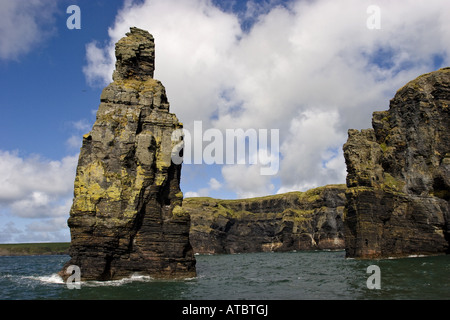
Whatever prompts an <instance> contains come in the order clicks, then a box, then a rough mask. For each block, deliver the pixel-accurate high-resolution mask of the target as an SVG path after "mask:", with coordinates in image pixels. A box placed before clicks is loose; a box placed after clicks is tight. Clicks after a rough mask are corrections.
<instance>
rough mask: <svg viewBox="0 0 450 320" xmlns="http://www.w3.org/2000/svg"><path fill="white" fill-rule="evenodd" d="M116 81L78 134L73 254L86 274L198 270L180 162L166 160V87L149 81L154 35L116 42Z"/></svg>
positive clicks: (162, 274)
mask: <svg viewBox="0 0 450 320" xmlns="http://www.w3.org/2000/svg"><path fill="white" fill-rule="evenodd" d="M116 56H117V64H116V70H115V72H114V82H112V83H111V84H110V85H108V86H107V87H106V88H105V89H104V90H103V92H102V94H101V103H100V106H99V109H98V112H97V119H96V122H95V124H94V126H93V128H92V130H91V132H90V133H88V134H86V135H85V136H84V137H83V145H82V148H81V151H80V156H79V161H78V167H77V173H76V178H75V185H74V199H73V205H72V208H71V211H70V218H69V220H68V225H69V227H70V231H71V238H72V239H71V246H70V255H71V260H70V261H69V262H68V263H67V264H66V265H65V267H64V269H63V270H62V271H61V275H62V276H65V277H67V275H66V274H65V269H66V268H67V267H68V266H69V265H77V266H79V267H80V269H81V277H82V279H84V280H109V279H118V278H122V277H127V276H130V275H131V274H133V273H140V274H145V275H150V276H152V277H158V278H175V277H191V276H193V275H195V258H194V255H193V251H192V247H191V245H190V243H189V227H190V218H189V215H187V214H185V213H184V211H183V210H182V208H181V205H182V201H183V194H182V192H181V191H180V186H179V182H180V172H181V165H176V164H174V163H173V162H172V161H171V151H172V147H173V145H174V144H176V142H173V141H172V139H171V136H172V132H173V131H174V130H176V129H179V128H181V127H182V124H181V123H180V122H179V121H178V119H177V118H176V116H175V115H174V114H172V113H169V103H168V100H167V97H166V93H165V89H164V87H163V85H162V84H161V83H160V82H159V81H158V80H155V79H153V70H154V41H153V37H152V36H151V35H150V34H149V33H148V32H146V31H143V30H140V29H136V28H131V32H130V33H127V36H126V37H124V38H122V39H121V40H119V41H118V43H117V44H116Z"/></svg>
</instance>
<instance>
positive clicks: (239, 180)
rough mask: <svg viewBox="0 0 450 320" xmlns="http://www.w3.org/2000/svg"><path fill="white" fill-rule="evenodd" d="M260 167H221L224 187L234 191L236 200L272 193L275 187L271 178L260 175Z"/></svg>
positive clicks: (239, 165)
mask: <svg viewBox="0 0 450 320" xmlns="http://www.w3.org/2000/svg"><path fill="white" fill-rule="evenodd" d="M260 170H261V165H260V164H254V165H244V164H236V165H226V166H223V167H222V175H223V178H224V179H225V184H226V187H227V188H228V189H230V190H232V191H234V192H235V193H236V194H237V196H238V198H252V197H258V196H263V195H267V194H272V193H274V191H275V190H274V189H275V186H274V185H273V183H271V180H270V178H271V176H263V175H261V174H260Z"/></svg>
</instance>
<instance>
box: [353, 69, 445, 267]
mask: <svg viewBox="0 0 450 320" xmlns="http://www.w3.org/2000/svg"><path fill="white" fill-rule="evenodd" d="M449 105H450V68H444V69H441V70H438V71H435V72H431V73H429V74H425V75H422V76H420V77H418V78H417V79H415V80H413V81H411V82H409V83H408V84H406V85H405V86H404V87H403V88H401V89H400V90H398V91H397V93H396V95H395V97H394V98H393V99H392V100H391V102H390V107H389V110H387V111H382V112H375V113H374V114H373V118H372V125H373V129H367V130H362V131H357V130H349V133H348V134H349V137H348V141H347V143H346V144H345V145H344V156H345V161H346V164H347V171H348V175H347V186H348V191H347V193H346V195H347V200H348V202H347V207H346V209H347V213H346V218H345V222H346V223H345V227H346V251H347V256H349V257H362V258H374V257H387V256H405V255H412V254H440V253H449V241H450V207H449V200H450V106H449Z"/></svg>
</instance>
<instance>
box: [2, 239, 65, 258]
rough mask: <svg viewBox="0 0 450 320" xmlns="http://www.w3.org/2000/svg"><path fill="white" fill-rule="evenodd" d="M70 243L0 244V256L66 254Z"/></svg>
mask: <svg viewBox="0 0 450 320" xmlns="http://www.w3.org/2000/svg"><path fill="white" fill-rule="evenodd" d="M69 246H70V242H49V243H8V244H0V256H22V255H23V256H28V255H53V254H67V253H68V250H69Z"/></svg>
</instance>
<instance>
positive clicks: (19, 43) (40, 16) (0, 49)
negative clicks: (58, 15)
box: [0, 0, 57, 60]
mask: <svg viewBox="0 0 450 320" xmlns="http://www.w3.org/2000/svg"><path fill="white" fill-rule="evenodd" d="M56 4H57V3H56V1H54V0H33V1H30V0H14V1H9V0H3V1H0V34H1V35H2V36H1V37H0V59H6V60H17V59H18V57H20V56H21V55H23V54H27V53H29V52H30V51H31V50H32V49H33V48H35V46H36V45H38V44H39V43H40V42H42V41H44V40H45V39H47V38H48V37H49V36H50V35H51V34H52V33H53V22H54V19H53V15H54V13H55V11H56Z"/></svg>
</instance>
